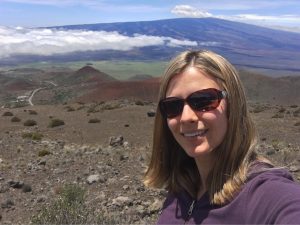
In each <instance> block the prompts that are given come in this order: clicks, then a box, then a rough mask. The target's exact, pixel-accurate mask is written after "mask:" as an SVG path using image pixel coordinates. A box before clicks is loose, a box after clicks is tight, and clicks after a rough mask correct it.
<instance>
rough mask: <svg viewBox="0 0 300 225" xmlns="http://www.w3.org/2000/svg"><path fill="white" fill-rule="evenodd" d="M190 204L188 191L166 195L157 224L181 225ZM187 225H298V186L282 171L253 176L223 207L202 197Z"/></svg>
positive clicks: (271, 171) (277, 170)
mask: <svg viewBox="0 0 300 225" xmlns="http://www.w3.org/2000/svg"><path fill="white" fill-rule="evenodd" d="M192 202H193V199H192V198H191V196H190V195H189V194H187V192H183V193H180V194H177V195H175V194H169V195H168V196H167V199H166V201H165V202H164V205H163V211H162V213H161V215H160V217H159V219H158V222H157V224H184V221H185V219H186V218H187V217H188V211H189V208H190V206H191V204H192ZM186 224H300V185H299V184H298V183H296V182H294V181H293V178H292V177H291V175H290V174H289V173H288V172H287V171H286V170H283V169H271V170H269V171H265V172H261V173H257V174H252V175H250V177H249V179H248V180H247V182H246V184H245V185H244V186H243V188H242V190H241V191H240V192H239V193H238V194H237V195H236V197H235V198H234V199H233V200H232V201H231V202H229V203H228V204H226V205H224V206H217V205H211V204H210V202H209V197H208V194H207V193H206V194H204V195H203V196H202V197H201V198H200V199H199V200H197V201H196V202H195V205H194V209H193V211H192V215H191V216H190V218H189V220H188V221H187V222H186Z"/></svg>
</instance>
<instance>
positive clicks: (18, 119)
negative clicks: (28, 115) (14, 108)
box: [10, 116, 21, 123]
mask: <svg viewBox="0 0 300 225" xmlns="http://www.w3.org/2000/svg"><path fill="white" fill-rule="evenodd" d="M10 121H11V122H14V123H16V122H20V121H21V119H20V118H19V117H16V116H14V117H12V118H11V120H10Z"/></svg>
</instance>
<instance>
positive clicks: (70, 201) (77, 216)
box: [31, 184, 136, 225]
mask: <svg viewBox="0 0 300 225" xmlns="http://www.w3.org/2000/svg"><path fill="white" fill-rule="evenodd" d="M85 201H86V191H85V189H83V188H81V187H79V186H78V185H73V184H72V185H70V184H68V185H65V186H64V187H63V188H62V189H61V191H60V193H59V196H58V198H57V199H55V200H54V201H52V203H51V204H50V205H49V206H44V207H43V208H42V209H41V211H40V212H39V213H38V214H37V215H34V216H33V217H32V218H31V223H32V224H34V225H38V224H101V225H104V224H105V225H106V224H115V225H117V224H120V225H121V224H133V223H134V222H136V220H134V218H133V217H132V216H130V215H121V214H117V213H106V212H100V213H97V214H96V209H95V208H94V207H93V206H91V207H88V206H87V204H86V202H85Z"/></svg>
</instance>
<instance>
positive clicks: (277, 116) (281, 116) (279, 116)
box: [272, 113, 284, 118]
mask: <svg viewBox="0 0 300 225" xmlns="http://www.w3.org/2000/svg"><path fill="white" fill-rule="evenodd" d="M272 118H284V114H283V113H276V114H274V115H273V116H272Z"/></svg>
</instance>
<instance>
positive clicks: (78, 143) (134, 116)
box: [0, 100, 300, 224]
mask: <svg viewBox="0 0 300 225" xmlns="http://www.w3.org/2000/svg"><path fill="white" fill-rule="evenodd" d="M261 106H264V107H263V108H264V109H263V110H262V111H260V112H256V111H255V109H257V107H258V106H257V105H255V104H252V105H251V110H252V111H253V110H254V111H253V112H252V116H253V118H254V121H255V123H256V126H257V128H258V133H259V144H258V151H259V152H260V153H261V154H263V155H265V156H267V157H268V158H270V159H271V160H273V161H274V162H275V164H276V165H280V166H285V167H286V168H287V169H289V170H290V171H291V172H292V174H293V175H294V177H295V179H298V181H300V139H299V134H300V126H299V125H297V123H298V122H299V121H300V118H299V116H298V115H297V113H295V112H296V111H297V110H298V111H299V106H294V107H290V106H285V107H284V108H285V110H284V112H282V113H281V114H280V115H281V116H280V117H282V118H272V117H274V115H276V114H278V112H279V111H283V110H282V106H270V105H265V104H261ZM155 109H156V104H155V103H145V104H142V105H136V104H135V102H130V101H126V100H123V101H111V102H105V103H99V104H95V103H94V104H80V103H74V104H65V105H37V106H31V107H30V106H27V107H22V108H14V109H5V108H1V109H0V126H1V128H0V168H1V170H0V204H2V205H1V209H0V210H1V211H0V218H1V217H2V218H1V219H0V223H3V224H24V223H25V224H27V223H29V222H30V218H31V217H32V215H34V214H36V213H37V212H39V210H40V209H41V207H42V206H44V205H47V204H49V203H50V202H51V199H53V198H55V196H56V193H57V190H58V189H59V188H60V187H61V186H62V185H63V184H65V183H78V184H79V185H82V186H83V187H85V188H86V189H87V191H88V203H89V204H90V205H94V204H96V205H97V204H99V206H98V208H99V210H100V209H104V208H108V209H112V210H115V209H116V208H114V207H121V206H116V205H114V203H111V202H115V199H116V198H117V197H120V196H123V197H124V196H125V197H127V198H129V199H130V201H131V202H130V204H129V203H128V205H126V206H124V207H123V206H122V207H123V208H122V210H123V211H124V210H127V211H126V212H127V213H128V210H133V211H131V213H132V214H136V215H139V218H143V219H145V218H152V219H153V221H155V215H156V214H157V212H158V208H159V207H158V206H156V205H157V202H159V204H161V202H162V200H163V198H164V194H165V193H164V192H163V191H162V190H149V189H147V188H145V187H144V186H143V184H142V178H143V173H144V171H145V169H146V166H147V161H148V158H149V155H150V152H151V140H152V131H153V124H154V117H149V116H148V112H152V111H153V110H155ZM8 111H9V112H11V113H13V115H14V116H16V117H18V118H20V119H21V121H20V122H11V119H12V116H3V114H4V113H5V112H8ZM32 111H34V112H36V113H34V112H32ZM275 117H276V116H275ZM28 119H32V120H34V121H36V123H37V125H35V126H32V127H29V126H24V125H23V123H24V122H25V121H26V120H28ZM51 119H60V120H63V121H64V123H65V125H62V126H58V127H53V128H51V127H48V126H49V123H50V121H51ZM90 119H99V120H100V121H99V122H98V123H89V120H90ZM28 132H33V133H39V134H42V135H43V137H42V139H41V140H36V141H35V140H32V139H28V138H24V137H23V134H24V133H28ZM118 136H122V137H123V139H124V141H123V143H122V144H121V145H119V146H110V139H111V138H112V137H118ZM42 150H48V151H49V152H50V153H49V154H48V155H46V156H43V157H42V156H40V152H41V151H42ZM93 174H100V175H101V179H100V181H98V182H96V183H94V184H92V185H90V184H87V182H86V180H87V178H88V177H89V176H90V175H93ZM9 181H14V182H24V183H25V184H28V185H30V187H31V189H32V190H30V191H28V192H26V191H21V190H20V189H17V188H12V187H11V186H7V183H8V182H9ZM9 201H11V202H12V204H9ZM124 204H127V203H124ZM159 204H158V205H159ZM133 205H134V207H133V209H132V206H133ZM151 207H152V208H154V209H153V210H152V211H151V210H150V211H149V208H151ZM137 221H138V219H137ZM153 221H152V222H153Z"/></svg>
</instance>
